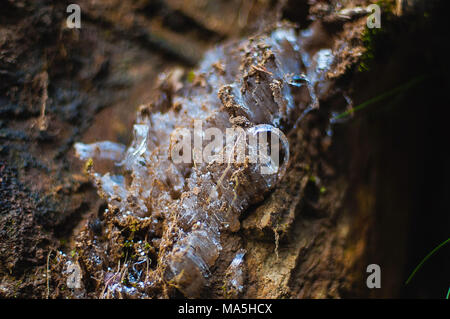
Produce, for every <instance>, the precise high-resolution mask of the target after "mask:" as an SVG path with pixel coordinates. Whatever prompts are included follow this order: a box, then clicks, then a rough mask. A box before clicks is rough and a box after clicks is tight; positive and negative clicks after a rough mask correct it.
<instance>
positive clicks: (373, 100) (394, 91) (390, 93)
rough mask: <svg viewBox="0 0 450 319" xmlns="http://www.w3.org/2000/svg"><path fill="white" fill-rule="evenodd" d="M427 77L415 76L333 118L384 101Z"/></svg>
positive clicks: (339, 117)
mask: <svg viewBox="0 0 450 319" xmlns="http://www.w3.org/2000/svg"><path fill="white" fill-rule="evenodd" d="M425 78H426V76H424V75H421V76H418V77H415V78H413V79H412V80H410V81H408V82H407V83H405V84H402V85H400V86H398V87H396V88H393V89H392V90H389V91H387V92H384V93H382V94H380V95H378V96H375V97H373V98H371V99H369V100H367V101H365V102H363V103H361V104H359V105H357V106H355V107H354V108H352V109H351V110H348V111H345V112H343V113H341V114H339V115H337V116H335V117H334V118H333V120H339V119H341V118H343V117H346V116H348V115H350V114H352V113H354V112H356V111H359V110H362V109H364V108H365V107H367V106H369V105H371V104H374V103H376V102H379V101H382V100H384V99H386V98H388V97H390V96H393V95H395V94H397V93H399V92H401V91H404V90H407V89H409V88H411V87H413V86H414V85H416V84H418V83H420V82H422V81H423V80H424V79H425Z"/></svg>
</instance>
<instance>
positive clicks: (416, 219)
mask: <svg viewBox="0 0 450 319" xmlns="http://www.w3.org/2000/svg"><path fill="white" fill-rule="evenodd" d="M444 2H445V1H434V2H433V1H432V5H431V4H429V5H427V6H421V5H420V1H419V6H418V7H415V9H411V11H409V10H408V9H407V8H406V7H405V8H403V10H400V8H399V7H398V6H397V4H396V3H397V2H396V1H380V4H381V5H382V8H383V15H382V19H383V20H382V21H383V22H382V23H383V27H382V29H380V31H377V32H375V31H371V30H369V29H367V27H366V16H358V15H356V16H352V17H350V18H349V17H344V18H342V16H341V15H338V14H336V12H338V11H340V10H343V9H346V8H352V7H355V6H364V7H365V6H366V5H367V4H369V1H363V0H360V1H357V0H354V1H338V0H324V1H315V0H314V1H279V2H278V1H245V2H244V1H237V0H236V1H196V0H194V1H192V2H191V3H190V5H188V6H187V5H185V2H184V1H177V0H157V1H145V0H144V1H124V0H121V1H117V0H109V1H102V2H93V1H88V0H80V1H78V3H79V4H80V6H81V12H82V28H81V29H80V30H76V29H68V28H66V27H65V19H66V7H67V5H68V3H69V2H67V3H65V2H64V1H61V2H58V3H53V2H52V1H45V0H37V1H29V0H18V1H14V0H7V1H6V2H5V3H4V4H2V6H3V7H4V8H3V9H4V10H2V11H1V12H0V141H1V144H0V297H3V298H99V297H103V298H105V297H106V298H107V297H125V298H126V297H129V298H135V297H181V296H186V291H185V290H183V289H180V287H177V285H176V284H173V285H170V283H171V281H170V280H167V281H168V282H169V283H168V284H167V285H166V284H165V285H163V288H161V287H146V290H145V293H142V292H140V293H135V292H133V291H132V290H130V291H131V292H130V291H128V292H123V293H119V294H116V295H114V294H113V295H111V294H108V293H105V291H107V290H108V289H107V288H108V287H109V286H111V285H113V284H115V283H118V282H120V281H122V279H123V278H120V280H118V279H117V278H116V276H115V274H116V273H117V272H118V271H119V270H121V268H120V265H121V264H122V265H123V264H124V263H126V261H127V255H126V252H128V251H132V250H133V249H137V248H136V247H137V246H133V245H136V242H137V241H138V239H139V238H140V237H142V239H144V238H145V239H147V238H148V237H147V236H146V235H143V234H140V233H139V230H141V231H142V232H148V229H149V228H148V227H147V226H148V225H138V226H136V227H137V229H138V230H137V231H136V234H137V235H136V238H132V239H131V240H130V238H131V237H132V236H131V235H130V233H128V232H123V230H124V229H127V227H128V228H129V225H127V226H126V227H122V226H120V225H119V226H118V225H116V224H114V221H113V219H111V218H110V217H109V216H108V213H107V210H106V209H107V208H108V205H107V203H106V201H105V198H102V197H101V196H99V195H98V194H97V189H96V187H95V185H94V184H93V183H92V181H91V178H90V176H89V174H88V173H87V172H86V168H89V167H86V166H85V163H83V162H82V161H80V160H78V159H77V158H76V157H75V152H74V148H73V145H74V143H76V142H80V141H81V142H84V143H91V142H96V141H102V140H111V141H115V142H118V143H122V144H125V145H130V142H131V141H132V139H133V136H132V129H131V128H132V125H133V123H134V122H135V121H136V114H137V113H138V112H137V110H138V108H139V107H140V106H141V107H140V110H141V111H142V110H145V109H146V108H148V107H149V105H152V103H153V105H154V104H155V103H156V104H158V103H160V104H161V103H164V101H167V100H168V98H167V96H164V94H165V93H167V92H166V91H165V89H164V87H162V86H161V84H160V83H161V74H162V73H163V72H166V73H167V72H170V71H172V70H174V69H176V68H182V69H183V70H185V73H186V74H188V75H189V74H190V73H189V72H190V70H192V69H193V68H194V67H195V66H196V65H198V63H199V62H200V61H201V60H202V57H203V53H204V52H205V51H206V50H207V49H210V48H213V47H214V46H216V45H217V44H222V43H231V42H229V41H234V40H236V39H246V38H249V37H251V36H253V35H255V34H258V33H261V32H263V31H264V30H268V29H271V28H273V27H274V24H275V23H277V22H279V21H281V20H284V21H286V23H289V24H295V28H296V30H297V31H301V30H305V29H306V28H310V29H311V30H313V31H314V37H312V38H311V39H310V40H305V42H304V43H302V45H303V46H304V47H305V48H307V50H310V51H317V50H318V49H321V48H323V47H329V46H331V47H332V51H333V54H334V56H335V62H334V64H333V65H332V68H331V70H330V72H329V73H328V74H327V79H328V83H329V87H327V89H325V90H324V93H323V94H321V96H320V108H319V109H318V110H314V111H312V112H310V113H308V114H307V115H306V116H305V118H304V119H303V120H302V122H301V123H300V124H299V125H298V126H296V127H294V128H293V129H291V130H290V133H289V135H288V138H289V143H290V153H291V161H290V165H289V167H288V171H287V173H286V176H285V177H284V178H283V180H282V182H281V183H279V184H278V185H277V187H276V188H275V189H273V190H271V191H270V192H269V193H268V194H267V195H266V196H264V198H263V200H261V201H258V202H255V203H253V204H252V205H251V206H250V207H248V208H247V209H245V211H244V212H243V213H242V214H241V215H240V216H239V222H240V227H239V230H238V231H237V232H224V233H223V234H222V235H221V243H222V252H221V254H220V255H219V257H218V259H217V260H216V261H215V263H214V265H213V267H211V275H210V277H209V279H208V282H207V284H206V286H205V287H203V288H202V289H201V291H200V292H198V295H196V297H208V298H229V297H233V298H236V297H244V298H346V297H350V298H354V297H383V298H391V297H422V298H429V297H442V296H444V295H445V292H446V290H447V289H448V287H447V286H446V285H447V283H448V282H449V279H450V278H449V274H448V273H446V270H447V269H448V267H449V266H450V264H449V263H450V261H449V259H448V252H449V250H448V247H447V248H443V249H442V251H441V252H440V253H439V254H437V255H436V256H434V257H433V258H434V259H430V261H429V262H428V264H427V268H425V267H424V269H423V271H422V272H421V273H418V274H417V277H416V278H414V280H413V281H412V283H411V284H410V285H409V286H405V285H404V282H405V280H406V278H407V276H408V275H409V273H410V272H411V271H412V269H414V267H415V266H416V265H417V264H418V263H419V262H420V260H421V259H422V258H423V257H424V256H425V255H426V254H427V253H428V252H429V251H431V250H432V248H433V247H435V246H437V244H439V243H440V242H442V241H443V240H445V239H446V238H448V230H449V226H450V221H449V218H448V214H447V213H445V209H446V205H447V196H446V195H447V193H448V190H449V183H448V180H449V179H448V177H449V173H450V172H449V170H448V169H447V165H446V164H447V163H448V160H447V159H448V155H445V154H446V152H445V145H446V142H447V139H446V137H447V134H448V133H447V132H446V124H447V123H446V117H445V116H444V110H443V108H444V107H443V105H442V102H441V101H442V100H443V99H444V98H445V92H446V90H447V89H448V80H447V76H446V74H445V73H444V71H443V70H448V69H450V68H449V65H448V59H447V58H446V49H445V42H446V39H447V34H446V33H445V30H446V28H445V12H446V11H445V9H444V8H443V5H444V4H443V3H444ZM205 3H206V5H205ZM274 12H275V14H274ZM231 21H232V22H233V23H231ZM430 35H431V36H430ZM417 39H419V40H417ZM417 41H420V45H413V44H414V43H417ZM219 69H220V68H219ZM219 71H220V70H219ZM418 76H425V77H424V80H422V81H421V82H420V83H419V85H417V86H415V87H414V88H413V89H409V90H403V91H401V93H399V94H396V95H394V96H392V97H391V99H386V100H382V101H380V102H376V103H373V104H372V105H371V106H369V107H367V108H365V109H363V110H361V111H358V112H354V113H350V114H351V115H350V116H348V117H346V118H345V119H344V120H343V121H336V122H335V123H333V124H332V125H330V119H331V118H333V116H334V114H335V113H336V112H338V113H341V112H344V111H346V110H347V109H348V108H349V107H350V106H351V105H353V106H356V105H359V104H360V103H362V102H364V101H367V100H369V99H371V98H372V97H374V96H377V95H379V94H381V93H383V92H387V91H389V90H391V89H392V88H394V87H398V86H399V85H402V84H404V83H407V82H408V81H410V79H413V78H416V77H418ZM380 79H381V80H380ZM199 83H200V84H201V79H199ZM155 101H156V102H155ZM161 101H162V102H161ZM142 105H144V106H143V107H142ZM150 112H151V108H150ZM291 126H292V125H291ZM330 130H331V131H330ZM330 132H331V133H330ZM94 166H95V169H96V170H99V171H100V172H102V173H105V172H107V171H111V170H114V167H111V166H110V165H109V164H108V163H101V162H95V163H94ZM110 208H111V207H110ZM105 212H106V213H105ZM105 214H106V215H105ZM146 227H147V228H146ZM149 227H150V226H149ZM105 229H108V230H111V233H110V235H109V237H108V239H106V240H105V238H104V236H102V234H104V231H105ZM152 231H153V232H154V233H157V232H158V230H155V229H153V230H152ZM154 237H155V239H157V238H158V236H154ZM127 240H128V241H130V242H131V244H130V245H131V246H130V245H129V244H127V243H128V241H127ZM99 242H102V244H98V243H99ZM106 244H108V245H109V246H108V251H109V252H110V253H108V254H106V251H99V247H104V246H102V245H106ZM146 247H147V246H146ZM155 247H157V245H156V244H153V242H152V243H151V244H149V246H148V247H147V248H148V249H149V251H148V252H147V254H148V256H149V257H150V258H153V259H155V258H157V254H158V251H157V250H156V249H155ZM241 249H245V252H246V254H245V259H244V265H245V267H244V268H243V269H244V274H243V278H244V279H243V282H244V286H245V289H243V290H242V291H235V290H233V288H232V287H231V286H227V282H228V281H229V280H228V279H227V278H229V276H230V268H229V267H230V263H231V262H232V260H233V258H234V257H235V256H236V253H237V252H240V251H242V250H241ZM99 259H100V260H101V262H102V264H101V265H100V266H99V263H97V261H98V260H99ZM69 261H70V262H71V263H73V264H76V265H77V267H78V268H79V271H80V273H81V274H82V280H81V285H80V287H79V288H70V287H68V284H67V282H68V278H69V277H70V274H68V273H67V266H68V262H69ZM372 263H376V264H379V265H381V266H382V270H383V277H382V278H383V279H382V289H374V290H370V289H368V288H367V286H366V277H367V272H366V267H367V265H368V264H372ZM117 267H119V268H118V270H117V271H116V268H117ZM78 268H77V269H78ZM172 283H173V282H172ZM125 285H126V283H125ZM129 287H130V289H131V288H135V287H132V285H131V284H130V285H129ZM183 294H184V295H183Z"/></svg>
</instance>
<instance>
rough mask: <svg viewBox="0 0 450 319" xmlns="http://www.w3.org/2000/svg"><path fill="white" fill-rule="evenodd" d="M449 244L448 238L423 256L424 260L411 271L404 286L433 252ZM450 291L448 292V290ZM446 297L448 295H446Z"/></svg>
mask: <svg viewBox="0 0 450 319" xmlns="http://www.w3.org/2000/svg"><path fill="white" fill-rule="evenodd" d="M449 242H450V238H448V239H447V240H446V241H443V242H442V243H440V244H439V245H438V246H437V247H436V248H434V249H433V250H432V251H431V252H430V253H429V254H428V255H426V256H425V258H424V259H422V261H421V262H420V263H419V264H418V265H417V267H416V268H415V269H414V270H413V272H412V273H411V275H410V276H409V277H408V280H406V283H405V285H407V284H408V283H409V282H410V281H411V279H412V278H413V277H414V275H415V274H416V272H417V271H418V270H419V269H420V267H422V265H423V264H424V262H426V261H427V260H428V258H430V257H431V256H432V255H433V254H434V253H435V252H437V251H438V250H439V249H440V248H441V247H442V246H444V245H445V244H447V243H449ZM449 291H450V290H449ZM447 297H448V294H447Z"/></svg>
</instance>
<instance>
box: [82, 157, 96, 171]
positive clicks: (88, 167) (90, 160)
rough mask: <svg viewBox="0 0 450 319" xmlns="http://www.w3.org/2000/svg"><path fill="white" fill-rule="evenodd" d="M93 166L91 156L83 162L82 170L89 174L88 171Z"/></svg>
mask: <svg viewBox="0 0 450 319" xmlns="http://www.w3.org/2000/svg"><path fill="white" fill-rule="evenodd" d="M93 167H94V160H93V159H92V158H89V159H88V160H87V161H86V163H85V164H84V171H85V173H86V174H89V172H90V171H91V170H92V168H93Z"/></svg>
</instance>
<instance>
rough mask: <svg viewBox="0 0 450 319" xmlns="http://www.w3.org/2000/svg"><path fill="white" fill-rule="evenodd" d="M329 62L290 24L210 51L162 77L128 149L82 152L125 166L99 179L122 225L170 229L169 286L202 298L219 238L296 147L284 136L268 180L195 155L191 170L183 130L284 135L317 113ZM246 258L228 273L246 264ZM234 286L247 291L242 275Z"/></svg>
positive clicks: (164, 264)
mask: <svg viewBox="0 0 450 319" xmlns="http://www.w3.org/2000/svg"><path fill="white" fill-rule="evenodd" d="M330 61H332V55H331V52H330V51H329V50H321V51H319V52H318V53H317V54H315V56H313V57H309V56H308V55H307V54H305V53H304V52H301V49H300V45H299V41H298V39H297V36H296V34H295V32H294V30H293V29H291V28H289V27H279V28H276V29H275V30H274V31H272V32H269V33H267V34H262V35H259V36H256V37H254V38H250V39H249V40H244V41H241V42H238V43H235V42H233V43H229V44H226V45H223V46H220V47H217V48H215V49H213V50H211V51H209V52H207V53H206V56H205V58H204V60H203V62H202V63H201V65H200V66H199V68H198V70H196V71H195V73H192V74H187V75H185V76H183V75H182V73H180V72H178V71H177V72H172V73H169V74H166V75H165V76H164V77H163V78H162V79H161V85H160V91H161V94H160V96H159V98H158V99H156V100H155V101H154V102H153V103H151V104H150V105H147V106H144V107H141V109H140V110H139V112H138V116H137V120H136V123H135V125H134V127H133V130H134V138H133V141H132V143H131V145H130V146H129V147H128V149H126V150H125V149H124V148H123V147H122V146H121V145H119V144H116V143H111V142H99V143H95V144H91V145H84V144H80V143H77V144H76V145H75V147H76V151H77V154H78V156H79V157H80V158H81V159H84V160H85V159H87V158H93V160H94V163H95V160H96V159H97V158H102V159H110V160H113V161H115V162H116V164H117V165H118V166H120V169H122V171H123V173H122V174H121V175H111V174H110V173H107V174H105V175H100V174H98V173H95V172H93V171H92V172H91V173H92V176H93V178H94V179H95V182H96V185H97V186H98V188H99V193H100V194H101V195H103V196H104V197H105V198H106V199H107V201H108V204H109V210H110V211H113V212H114V214H115V219H116V220H118V221H119V222H118V223H120V221H121V220H124V219H126V218H127V216H133V217H134V218H136V219H138V220H140V221H142V222H144V221H148V220H150V221H151V222H153V223H155V224H158V223H161V224H163V225H164V226H163V227H162V229H163V230H162V232H161V233H160V234H159V235H154V237H155V238H156V239H157V240H155V241H153V243H156V244H155V245H156V246H157V247H155V248H156V250H157V251H158V255H157V256H158V258H157V259H158V260H157V264H158V268H157V270H155V271H158V276H160V277H161V280H163V281H165V282H173V283H174V285H175V286H176V287H177V288H178V289H179V290H180V291H182V292H183V293H184V295H185V296H187V297H195V296H197V295H198V294H199V292H200V291H201V289H202V288H203V287H204V286H205V285H206V282H207V278H208V276H209V275H210V269H211V267H212V266H213V265H214V264H215V262H216V260H217V259H218V257H219V255H220V253H221V250H222V244H223V243H221V233H222V232H225V231H229V232H236V231H238V230H239V228H240V222H239V217H240V216H241V214H242V213H243V212H244V211H245V210H246V209H247V208H248V207H249V206H250V205H252V204H255V203H257V202H258V201H261V200H262V199H263V198H264V195H265V194H267V192H268V191H270V190H271V189H273V188H274V187H275V186H276V184H277V183H278V182H279V180H280V179H281V178H282V177H283V175H284V174H285V171H286V165H287V162H288V160H289V144H288V142H287V139H281V144H282V148H283V151H284V162H283V163H282V164H281V167H280V169H275V170H272V173H269V174H262V173H261V167H260V164H258V163H249V162H248V161H244V163H234V162H233V161H229V162H225V163H219V162H217V163H216V162H212V163H207V162H195V156H194V157H193V158H194V161H193V162H192V163H180V164H175V163H174V162H173V161H172V160H171V156H170V154H171V147H172V146H173V144H174V143H175V142H176V139H177V134H176V133H177V132H178V131H179V130H180V129H186V130H188V131H189V132H193V126H194V121H195V120H201V121H202V123H203V128H204V129H207V128H212V127H214V128H218V129H220V130H222V131H225V130H226V128H231V127H241V128H242V129H243V130H244V131H245V132H247V133H249V134H250V135H251V134H253V135H257V134H259V133H261V132H263V131H264V132H276V135H277V136H281V135H282V133H281V132H282V131H283V130H284V131H286V130H288V129H289V128H292V127H293V126H294V125H296V123H297V119H298V118H300V117H301V116H302V114H305V112H307V111H309V110H311V109H313V108H315V107H318V100H317V97H316V93H315V90H316V88H317V84H318V83H319V82H320V81H321V79H323V74H324V72H326V69H327V67H329V65H330V63H331V62H330ZM319 89H320V87H319ZM206 142H207V141H204V144H203V145H202V146H203V147H205V145H206ZM219 151H220V150H219ZM194 152H195V149H194ZM267 165H268V166H269V168H270V165H271V163H270V161H269V162H268V164H267ZM94 169H95V164H94ZM272 169H273V167H272ZM243 254H244V253H243V252H239V253H238V254H237V255H236V260H235V261H233V262H232V264H231V266H230V267H241V266H242V263H243ZM153 278H154V277H153ZM233 285H234V286H235V289H236V290H238V291H242V290H243V287H242V286H243V283H242V280H241V276H239V278H238V279H236V280H235V281H234V283H233ZM139 287H140V286H138V289H139Z"/></svg>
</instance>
